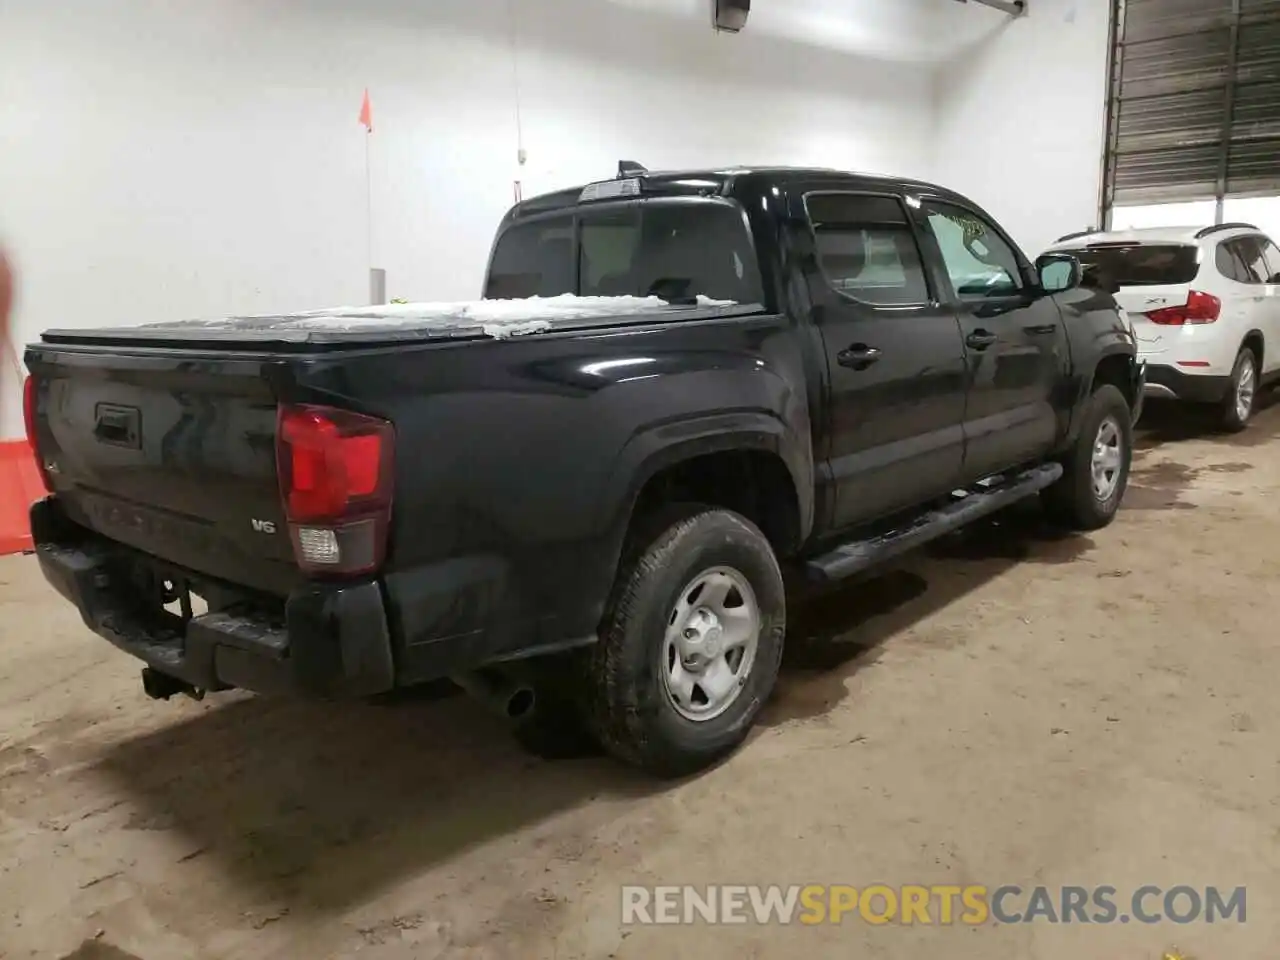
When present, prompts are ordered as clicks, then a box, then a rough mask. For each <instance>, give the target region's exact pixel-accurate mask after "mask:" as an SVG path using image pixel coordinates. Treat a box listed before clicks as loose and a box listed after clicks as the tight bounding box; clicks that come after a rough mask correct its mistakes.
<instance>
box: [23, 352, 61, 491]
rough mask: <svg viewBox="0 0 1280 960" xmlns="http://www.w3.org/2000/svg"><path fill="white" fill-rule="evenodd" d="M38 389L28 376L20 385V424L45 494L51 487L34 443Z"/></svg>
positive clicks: (38, 449) (38, 400)
mask: <svg viewBox="0 0 1280 960" xmlns="http://www.w3.org/2000/svg"><path fill="white" fill-rule="evenodd" d="M39 389H40V386H39V384H38V383H36V378H35V377H31V376H28V377H27V379H26V380H24V381H23V383H22V422H23V424H24V425H25V426H26V429H27V445H28V446H30V447H31V455H32V456H33V457H35V458H36V466H37V467H39V468H40V470H39V472H40V480H41V482H42V483H43V484H44V489H45V492H46V493H53V485H52V484H50V483H49V474H48V473H46V472H45V469H44V461H43V460H42V459H41V458H40V446H39V444H38V443H37V442H36V421H37V417H38V415H39V408H38V405H39V402H40V395H39V393H38V392H37V391H38V390H39Z"/></svg>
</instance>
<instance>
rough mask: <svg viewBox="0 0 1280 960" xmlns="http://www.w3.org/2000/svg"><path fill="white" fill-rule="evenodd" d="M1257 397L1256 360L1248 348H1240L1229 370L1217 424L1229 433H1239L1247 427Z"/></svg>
mask: <svg viewBox="0 0 1280 960" xmlns="http://www.w3.org/2000/svg"><path fill="white" fill-rule="evenodd" d="M1257 395H1258V358H1257V356H1255V354H1254V352H1253V350H1251V349H1250V348H1249V347H1241V348H1240V352H1239V353H1238V354H1237V355H1236V362H1235V365H1234V366H1233V367H1232V368H1231V380H1230V383H1229V385H1228V387H1227V395H1226V396H1225V397H1223V399H1222V407H1221V413H1220V415H1219V422H1220V423H1221V424H1222V428H1223V429H1224V430H1226V431H1227V432H1229V433H1239V432H1240V431H1241V430H1243V429H1244V428H1245V427H1247V426H1248V425H1249V419H1250V418H1251V417H1252V416H1253V408H1254V401H1255V400H1256V398H1257Z"/></svg>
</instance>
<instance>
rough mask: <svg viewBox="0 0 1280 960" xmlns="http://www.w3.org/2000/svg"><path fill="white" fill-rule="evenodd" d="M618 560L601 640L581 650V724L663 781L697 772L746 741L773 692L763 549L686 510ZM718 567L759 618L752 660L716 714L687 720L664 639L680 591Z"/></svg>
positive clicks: (773, 583) (737, 525) (782, 597)
mask: <svg viewBox="0 0 1280 960" xmlns="http://www.w3.org/2000/svg"><path fill="white" fill-rule="evenodd" d="M691 510H692V511H693V512H692V513H691V515H685V516H684V517H683V518H682V519H678V520H676V521H675V522H674V523H671V524H670V525H669V526H667V527H665V529H663V530H662V531H660V532H658V533H657V534H656V536H654V537H653V538H652V539H651V540H648V542H644V541H641V542H639V543H633V545H632V549H630V550H628V551H627V552H626V555H625V556H624V560H623V564H622V567H621V569H620V570H619V574H618V579H617V582H616V583H615V585H614V592H613V596H612V597H611V599H610V602H609V605H608V608H607V609H606V611H605V616H604V620H603V622H602V624H601V628H600V640H599V642H598V643H596V644H594V645H593V646H592V647H590V648H588V649H587V650H585V651H584V654H585V658H584V666H585V674H586V675H585V676H584V677H583V687H584V692H585V702H586V711H585V712H586V716H587V721H588V723H589V724H590V726H591V729H592V732H593V733H594V735H595V736H596V738H597V739H598V740H599V741H600V744H601V746H603V747H604V749H605V750H606V751H608V752H609V753H610V754H612V755H613V756H614V757H616V758H618V759H620V760H622V761H624V762H626V763H629V764H632V765H634V766H637V767H640V768H641V769H643V770H645V771H647V772H649V773H651V774H654V775H657V776H661V777H678V776H684V775H686V774H690V773H694V772H696V771H698V770H701V769H704V768H706V767H708V766H710V765H711V764H713V763H715V762H716V761H718V760H720V759H721V758H723V757H725V756H726V755H728V754H729V753H731V752H732V751H733V750H734V749H735V748H736V747H737V746H738V745H739V744H740V743H741V742H742V741H743V740H744V739H745V738H746V736H747V734H748V732H749V731H750V730H751V727H752V725H753V724H754V723H755V720H756V718H757V716H758V715H759V713H760V710H761V708H762V707H763V706H764V703H765V701H766V700H767V699H768V697H769V695H770V693H771V692H772V691H773V687H774V683H775V682H776V680H777V677H778V666H779V663H780V662H781V660H782V646H783V637H784V635H785V633H786V593H785V590H784V588H783V582H782V573H781V571H780V570H779V568H778V562H777V559H776V558H775V556H774V553H773V549H772V547H771V546H770V545H769V541H768V540H767V539H765V536H764V534H762V533H761V532H760V530H759V529H757V528H756V526H755V525H754V524H752V523H751V522H750V521H749V520H747V519H746V518H744V517H742V516H739V515H738V514H736V513H732V512H730V511H728V510H719V509H712V508H706V509H702V508H691ZM716 567H725V568H730V569H731V570H732V571H735V572H736V573H738V574H740V575H741V577H742V578H743V579H745V581H746V583H747V585H748V586H749V587H750V588H751V592H752V593H753V594H754V598H755V601H756V607H757V610H758V614H759V624H760V629H759V634H758V640H757V646H756V652H755V658H754V661H753V663H752V665H751V666H750V668H749V669H748V671H747V672H746V675H745V678H744V681H743V682H742V683H740V684H739V689H738V693H737V694H736V696H735V697H734V698H733V699H732V701H731V702H729V703H728V706H727V707H725V708H724V712H723V713H720V714H719V715H718V716H714V717H709V718H705V719H697V720H693V719H689V718H687V717H686V716H684V715H683V714H682V713H680V712H679V711H678V710H677V708H676V706H675V704H674V703H673V702H672V699H671V697H670V695H669V694H668V692H667V689H666V681H665V680H664V677H663V675H662V669H663V668H664V665H665V657H666V655H667V652H666V641H665V637H666V633H667V629H668V627H669V625H670V623H671V617H672V616H673V611H674V610H675V608H676V604H677V602H678V601H679V600H680V599H681V595H682V593H683V591H685V590H687V589H689V588H690V587H692V586H693V585H694V583H695V582H696V580H697V579H698V578H699V577H700V576H702V575H703V574H705V573H706V572H708V571H710V570H712V568H716Z"/></svg>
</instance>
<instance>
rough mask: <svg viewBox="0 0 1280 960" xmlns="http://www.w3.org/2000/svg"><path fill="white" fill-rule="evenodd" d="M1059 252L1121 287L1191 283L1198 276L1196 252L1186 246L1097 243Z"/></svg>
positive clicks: (1173, 244) (1179, 244)
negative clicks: (1073, 258)
mask: <svg viewBox="0 0 1280 960" xmlns="http://www.w3.org/2000/svg"><path fill="white" fill-rule="evenodd" d="M1059 252H1062V253H1069V254H1071V255H1072V256H1074V257H1076V258H1077V259H1078V260H1079V261H1080V263H1081V264H1082V265H1083V266H1084V268H1085V270H1086V271H1090V272H1094V273H1096V274H1099V275H1101V277H1103V278H1105V279H1107V280H1110V281H1112V282H1113V283H1115V284H1116V285H1117V286H1121V287H1150V286H1156V285H1158V284H1170V283H1190V282H1191V281H1192V280H1194V279H1195V278H1196V274H1197V273H1199V272H1200V264H1199V262H1198V260H1197V255H1196V254H1197V249H1196V247H1194V246H1192V245H1190V244H1186V243H1114V244H1113V243H1106V244H1103V243H1098V244H1090V245H1089V246H1087V247H1082V248H1079V249H1075V250H1062V251H1059Z"/></svg>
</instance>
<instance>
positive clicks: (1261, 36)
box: [1103, 0, 1280, 212]
mask: <svg viewBox="0 0 1280 960" xmlns="http://www.w3.org/2000/svg"><path fill="white" fill-rule="evenodd" d="M1114 4H1115V10H1114V22H1113V25H1112V43H1111V49H1112V52H1111V64H1110V68H1111V70H1110V77H1109V79H1110V85H1109V93H1108V103H1107V138H1106V140H1107V142H1106V155H1105V157H1104V174H1103V208H1104V211H1105V212H1109V211H1110V209H1111V208H1112V207H1114V206H1128V205H1134V204H1150V203H1165V202H1174V201H1182V200H1201V199H1208V198H1215V197H1216V198H1218V200H1219V203H1218V208H1219V210H1221V207H1222V204H1221V199H1222V198H1223V197H1224V196H1260V195H1273V194H1280V0H1114Z"/></svg>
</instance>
